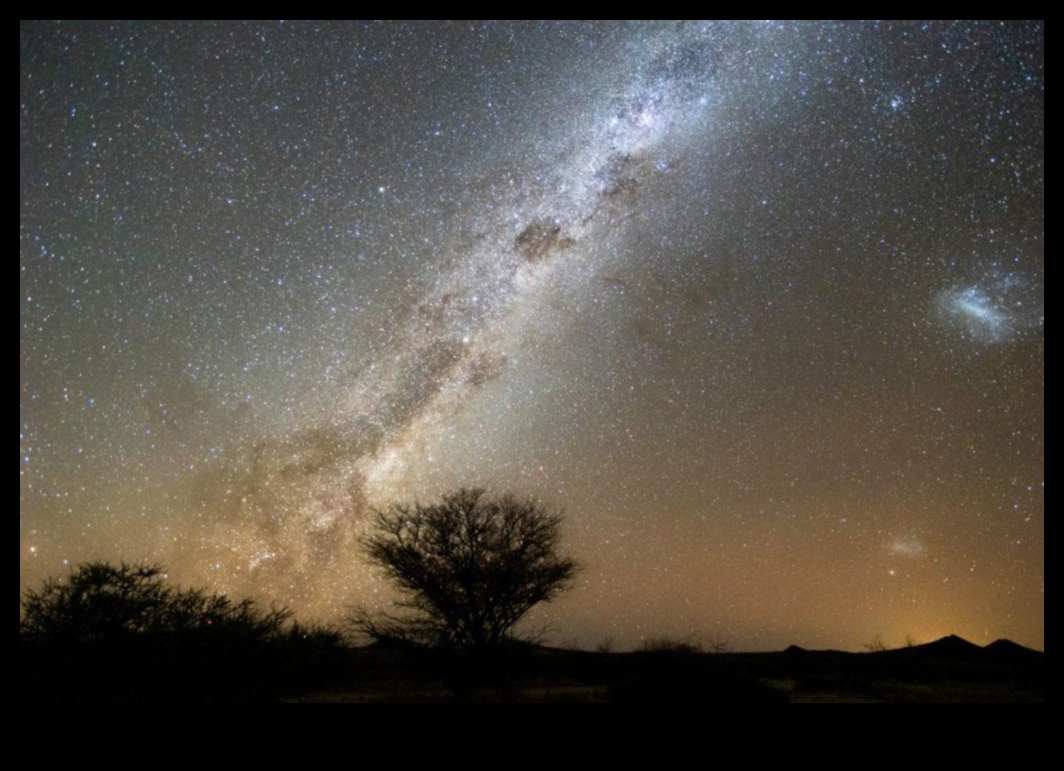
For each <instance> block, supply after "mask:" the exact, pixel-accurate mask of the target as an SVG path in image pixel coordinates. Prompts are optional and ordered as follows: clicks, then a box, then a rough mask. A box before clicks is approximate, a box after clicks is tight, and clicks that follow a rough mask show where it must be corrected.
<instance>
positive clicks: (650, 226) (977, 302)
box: [19, 20, 1045, 649]
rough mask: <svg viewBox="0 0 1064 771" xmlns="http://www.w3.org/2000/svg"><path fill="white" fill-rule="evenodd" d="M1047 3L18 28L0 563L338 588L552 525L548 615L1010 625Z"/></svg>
mask: <svg viewBox="0 0 1064 771" xmlns="http://www.w3.org/2000/svg"><path fill="white" fill-rule="evenodd" d="M1044 39H1045V28H1044V22H1043V21H1029V22H968V21H966V22H928V23H921V22H891V21H873V22H854V21H839V22H807V21H802V22H782V21H762V20H756V21H697V20H694V21H654V20H643V21H606V22H576V21H548V22H529V21H505V22H491V21H461V22H459V21H455V22H383V21H374V22H368V21H367V22H346V23H341V22H302V21H261V22H249V23H236V22H121V23H119V22H114V23H112V22H70V21H68V22H51V21H49V22H37V21H22V22H20V33H19V41H20V57H19V63H20V72H19V102H20V103H19V292H20V303H19V325H20V333H19V334H20V336H19V577H20V588H21V589H22V590H25V589H27V588H29V587H32V586H36V585H38V584H39V582H41V581H42V580H43V579H44V578H46V577H48V576H56V575H62V574H63V573H64V572H66V571H67V570H68V569H69V566H71V565H75V564H77V563H79V562H84V561H87V560H94V559H115V560H118V559H124V560H126V561H130V562H138V561H151V562H159V563H162V564H164V565H166V566H167V568H168V569H169V572H170V575H171V577H172V578H173V579H174V580H176V581H178V582H181V583H183V584H186V585H188V584H191V585H196V586H207V587H210V588H211V589H215V590H218V591H224V592H230V593H233V594H235V595H238V596H253V597H258V598H261V599H263V600H265V601H267V602H275V603H278V604H283V605H288V606H290V607H292V608H293V609H294V610H295V611H296V612H297V613H298V614H299V616H300V618H302V619H305V620H320V621H325V622H331V621H335V620H337V619H339V618H341V617H342V616H343V614H344V613H345V612H346V609H347V608H349V607H351V606H353V605H365V606H371V607H382V606H384V605H386V604H387V603H389V602H390V599H391V594H390V590H389V587H388V586H387V584H386V583H385V582H384V581H383V580H382V579H381V577H380V576H379V575H377V574H376V573H374V572H373V570H372V569H371V568H370V567H369V566H368V565H367V564H366V562H365V560H364V559H363V558H362V557H361V555H360V552H359V546H358V542H359V538H360V537H361V535H362V534H363V533H364V528H365V527H366V525H367V524H368V521H369V520H368V514H369V513H370V512H371V511H372V509H373V507H380V506H386V505H388V504H390V503H392V502H406V501H411V500H414V499H420V500H422V501H429V500H433V499H435V498H436V497H438V496H439V495H440V494H441V493H443V492H445V491H448V490H450V489H453V488H456V487H459V486H481V487H488V488H492V489H495V490H498V491H512V492H515V493H519V494H524V495H531V496H534V497H536V498H537V499H539V500H540V501H542V502H543V503H545V504H546V505H548V506H549V507H551V508H555V509H562V510H564V512H565V514H566V530H565V543H566V547H567V551H568V552H569V553H570V554H571V555H572V556H574V557H576V558H577V559H579V560H580V561H581V562H582V563H583V564H584V566H585V570H584V572H583V573H582V574H581V577H580V579H579V581H578V582H577V586H576V587H575V589H574V590H573V591H572V592H571V593H570V594H569V595H567V596H566V597H565V598H564V599H562V600H560V601H559V602H557V603H556V604H554V605H551V606H549V607H546V608H543V609H540V610H537V612H536V618H535V619H533V621H534V623H536V624H546V625H548V626H549V628H550V629H551V639H552V640H553V641H554V642H557V643H561V642H569V641H572V642H575V643H578V644H581V645H584V646H594V645H595V644H596V643H597V642H598V641H601V640H603V639H606V638H610V639H612V640H614V641H615V643H616V644H617V645H618V646H619V647H631V646H634V645H638V644H639V641H640V640H641V639H644V638H647V637H661V636H680V637H684V638H686V637H688V636H694V637H697V638H701V639H704V640H706V641H711V640H714V641H716V640H720V641H727V642H728V644H729V645H730V646H732V647H733V648H738V649H773V648H781V647H785V646H787V645H790V644H800V645H803V646H805V647H838V648H848V649H860V648H861V646H862V645H864V644H865V643H868V642H869V641H871V640H873V639H876V638H882V639H883V640H885V641H886V642H887V643H893V644H900V643H901V642H902V641H903V640H904V639H905V638H906V636H907V635H912V636H913V637H914V638H916V639H918V640H922V641H929V640H932V639H937V638H938V637H941V636H944V635H947V634H959V635H962V636H965V637H967V638H968V639H971V640H972V641H974V642H980V643H989V642H992V641H993V640H995V639H998V638H1011V639H1014V640H1016V641H1017V642H1020V643H1023V644H1026V645H1029V646H1033V647H1037V648H1039V649H1044V645H1045V640H1044V637H1045V579H1044V574H1045V504H1044V493H1045V481H1044V475H1045V453H1044V446H1045V445H1044V417H1045V401H1044V383H1045V374H1044V358H1045V333H1044V293H1045V290H1044V279H1045V276H1044V273H1045V258H1044V255H1045V249H1044V242H1045V209H1044V204H1045V55H1044Z"/></svg>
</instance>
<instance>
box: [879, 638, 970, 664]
mask: <svg viewBox="0 0 1064 771" xmlns="http://www.w3.org/2000/svg"><path fill="white" fill-rule="evenodd" d="M879 655H890V656H894V657H902V656H904V657H907V658H912V659H920V660H931V661H979V660H981V659H983V658H984V651H983V649H982V648H980V647H979V646H978V645H976V644H975V643H970V642H968V641H967V640H965V639H963V638H961V637H957V636H956V635H952V636H950V637H943V638H942V639H941V640H936V641H935V642H932V643H928V644H927V645H914V646H912V647H911V648H902V649H899V650H896V651H887V652H886V654H879Z"/></svg>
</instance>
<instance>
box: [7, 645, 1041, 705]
mask: <svg viewBox="0 0 1064 771" xmlns="http://www.w3.org/2000/svg"><path fill="white" fill-rule="evenodd" d="M22 654H23V655H22V660H23V667H22V678H21V685H22V688H21V694H22V700H23V701H24V702H27V703H78V702H80V703H92V702H121V703H132V702H167V701H170V702H211V701H218V702H283V703H334V704H336V703H341V704H373V703H396V702H399V703H404V702H405V703H437V702H438V703H454V702H475V703H510V702H513V703H541V704H549V703H603V704H604V703H620V704H625V703H688V704H691V703H697V704H735V703H740V704H741V703H749V704H753V703H758V704H771V703H797V704H861V703H873V704H875V703H879V704H882V703H888V704H909V703H913V704H919V703H925V704H926V703H938V704H946V703H949V704H953V703H957V704H965V703H969V704H970V703H981V704H988V703H989V704H1043V703H1045V687H1044V686H1045V671H1044V660H1045V655H1044V654H1042V653H1037V652H1034V651H1030V650H1027V649H1024V648H1021V647H1019V646H1015V645H1012V644H1010V643H998V644H995V645H993V646H990V647H988V648H979V647H977V646H974V645H971V644H969V643H966V642H964V641H962V640H959V639H956V638H948V639H946V640H942V641H940V642H938V643H933V644H931V645H926V646H919V647H914V648H909V649H905V650H898V651H887V652H881V653H866V654H847V653H837V652H810V651H804V650H801V649H798V648H793V649H791V650H789V651H786V652H784V653H769V654H712V655H711V654H704V653H699V652H697V651H695V650H688V649H685V648H684V647H683V646H679V647H678V648H676V649H669V650H658V651H650V652H640V653H587V652H580V651H565V650H555V649H549V648H533V647H529V648H521V649H517V650H514V651H511V652H509V653H508V654H507V655H506V656H505V657H504V659H503V660H500V661H498V662H496V663H495V664H494V665H484V664H483V663H481V664H480V665H478V666H474V665H472V664H470V663H468V662H461V661H458V660H455V659H446V660H445V659H443V658H441V657H436V656H426V655H423V654H412V653H410V652H402V651H390V650H383V649H380V648H362V649H322V650H310V651H300V652H299V653H298V654H296V655H293V654H292V653H291V652H288V653H284V652H282V654H283V655H266V654H262V653H260V654H259V655H257V656H256V657H251V658H248V657H244V656H241V655H239V653H235V654H232V655H230V656H229V657H228V658H224V659H223V660H218V659H216V658H215V659H212V660H207V659H205V658H203V657H202V656H197V655H191V656H189V655H187V654H184V653H182V654H180V655H175V654H174V653H173V652H170V653H167V654H166V655H163V654H160V653H159V652H158V651H155V652H153V654H152V655H151V656H141V655H139V654H129V652H126V653H124V654H123V655H118V656H115V655H111V654H108V655H102V654H101V653H100V652H98V651H97V652H88V653H87V652H84V651H81V652H79V653H78V654H76V655H74V654H71V653H70V652H66V653H63V654H60V653H58V652H55V651H41V650H35V651H34V650H27V649H25V648H24V649H23V651H22Z"/></svg>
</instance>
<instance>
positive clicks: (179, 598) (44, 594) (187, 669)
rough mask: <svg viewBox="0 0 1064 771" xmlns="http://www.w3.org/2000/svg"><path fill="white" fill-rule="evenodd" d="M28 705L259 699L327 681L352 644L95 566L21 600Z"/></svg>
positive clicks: (279, 617)
mask: <svg viewBox="0 0 1064 771" xmlns="http://www.w3.org/2000/svg"><path fill="white" fill-rule="evenodd" d="M20 615H21V618H20V622H19V633H20V634H19V638H20V644H21V652H22V693H23V698H24V699H26V700H29V701H37V702H57V701H58V702H70V701H75V702H78V701H204V700H207V701H210V700H233V699H237V700H259V699H263V698H270V697H272V696H275V695H276V694H277V693H279V692H280V691H282V690H285V689H293V688H298V687H301V685H306V684H310V683H311V682H312V681H313V682H317V681H323V680H324V678H325V677H326V676H327V673H328V671H329V669H330V668H331V666H332V662H333V661H334V659H335V657H336V655H337V653H338V652H339V651H340V650H341V649H342V648H343V639H342V637H341V636H340V635H339V634H338V633H336V632H333V631H331V630H328V629H323V628H317V627H303V626H300V625H298V624H295V623H293V622H292V620H291V617H292V613H291V612H290V611H289V610H287V609H284V608H282V609H271V610H263V609H260V608H259V606H258V605H257V604H256V603H255V602H253V601H251V600H243V601H233V600H230V599H229V598H228V597H226V596H224V595H219V594H212V593H209V592H207V591H205V590H201V589H179V588H175V587H172V586H169V585H168V584H167V582H166V577H165V573H164V572H163V570H162V569H161V568H160V567H158V566H154V565H140V566H134V565H125V564H121V565H113V564H110V563H103V562H98V563H91V564H87V565H83V566H81V567H78V568H76V569H75V570H73V571H72V572H71V573H70V575H69V576H68V577H66V578H64V579H53V580H49V581H47V582H46V583H45V584H44V586H43V588H41V589H40V590H36V591H30V592H28V593H26V594H25V595H24V596H23V598H22V602H21V614H20Z"/></svg>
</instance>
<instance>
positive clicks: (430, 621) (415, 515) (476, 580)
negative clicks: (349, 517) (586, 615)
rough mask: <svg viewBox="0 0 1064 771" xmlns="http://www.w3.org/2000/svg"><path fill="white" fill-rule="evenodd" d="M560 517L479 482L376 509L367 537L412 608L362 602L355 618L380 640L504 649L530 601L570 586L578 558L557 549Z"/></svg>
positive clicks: (373, 557)
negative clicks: (377, 608) (382, 609)
mask: <svg viewBox="0 0 1064 771" xmlns="http://www.w3.org/2000/svg"><path fill="white" fill-rule="evenodd" d="M561 524H562V518H561V517H560V516H559V515H557V514H554V513H552V512H550V511H548V510H547V509H545V508H544V507H542V506H541V505H539V504H537V503H535V502H533V501H530V500H522V499H518V498H515V497H513V496H509V495H507V496H502V497H492V496H490V495H488V494H487V493H486V492H485V491H484V490H476V489H474V490H468V489H462V490H459V491H457V492H454V493H451V494H449V495H445V496H444V497H443V499H442V500H441V501H440V502H439V503H435V504H432V505H429V506H424V505H421V504H416V505H414V506H402V505H397V506H392V507H391V508H389V509H387V510H384V511H378V512H377V513H376V517H375V520H374V524H373V529H372V531H371V533H370V535H369V536H367V537H366V538H365V539H364V540H363V545H364V547H365V550H366V553H367V555H368V557H369V559H370V561H371V562H373V563H374V564H376V565H377V566H378V567H380V568H381V569H382V570H383V572H384V574H385V575H386V576H387V577H389V578H390V579H392V580H393V581H394V582H395V584H396V585H397V586H398V588H399V590H400V592H401V593H402V598H401V599H400V600H399V601H398V602H397V605H398V607H400V608H402V609H404V610H405V611H406V612H405V613H403V614H401V615H391V614H382V615H372V614H369V613H367V612H364V611H361V612H358V613H357V614H356V617H355V619H354V621H355V625H356V627H357V628H358V629H360V630H361V631H362V632H363V633H365V634H367V635H368V636H369V637H370V638H372V639H374V640H376V641H378V642H399V643H406V644H415V645H419V646H431V647H438V648H452V649H457V650H464V651H471V652H485V651H488V650H491V649H495V648H498V647H499V646H500V645H502V644H504V643H506V642H507V641H510V640H513V639H515V638H514V627H515V625H516V624H517V623H518V622H519V621H520V620H521V619H522V618H523V617H524V616H525V615H526V614H527V613H528V612H529V611H530V610H531V609H532V608H533V607H535V606H536V605H538V604H539V603H542V602H549V601H551V600H553V599H554V598H556V597H557V596H558V595H560V594H561V593H563V592H564V591H566V590H567V589H568V588H570V586H571V584H572V580H573V578H574V577H575V576H576V574H577V572H578V570H579V566H578V564H577V563H576V562H575V561H574V560H572V559H569V558H568V557H565V556H563V555H562V554H561V553H560V551H559V547H560V543H561Z"/></svg>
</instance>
